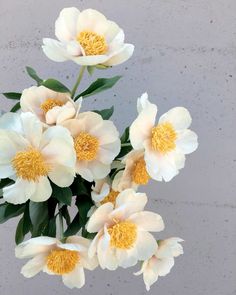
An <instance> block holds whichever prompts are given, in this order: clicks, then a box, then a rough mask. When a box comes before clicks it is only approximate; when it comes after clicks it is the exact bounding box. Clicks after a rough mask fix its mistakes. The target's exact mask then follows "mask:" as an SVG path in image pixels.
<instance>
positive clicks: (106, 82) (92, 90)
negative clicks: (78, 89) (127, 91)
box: [75, 76, 121, 100]
mask: <svg viewBox="0 0 236 295" xmlns="http://www.w3.org/2000/svg"><path fill="white" fill-rule="evenodd" d="M120 78H121V76H115V77H113V78H99V79H97V80H96V81H95V82H93V83H92V84H91V85H90V86H89V87H88V88H87V89H86V90H85V91H83V92H82V93H80V94H79V95H77V96H76V97H75V100H77V99H78V98H79V97H81V96H82V97H83V98H85V97H87V96H91V95H94V94H97V93H99V92H101V91H104V90H107V89H110V88H112V87H113V86H114V85H115V84H116V82H117V81H118V80H119V79H120Z"/></svg>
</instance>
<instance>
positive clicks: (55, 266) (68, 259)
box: [47, 249, 80, 275]
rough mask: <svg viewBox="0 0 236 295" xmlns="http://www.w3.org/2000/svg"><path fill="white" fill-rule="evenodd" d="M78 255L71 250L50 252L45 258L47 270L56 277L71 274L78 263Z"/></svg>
mask: <svg viewBox="0 0 236 295" xmlns="http://www.w3.org/2000/svg"><path fill="white" fill-rule="evenodd" d="M79 259H80V257H79V253H78V252H77V251H71V250H64V249H61V250H58V249H56V250H52V251H51V253H50V254H49V255H48V257H47V267H48V269H49V270H50V271H51V272H53V273H54V274H56V275H64V274H68V273H70V272H72V271H73V270H74V269H75V266H76V264H77V263H78V262H79Z"/></svg>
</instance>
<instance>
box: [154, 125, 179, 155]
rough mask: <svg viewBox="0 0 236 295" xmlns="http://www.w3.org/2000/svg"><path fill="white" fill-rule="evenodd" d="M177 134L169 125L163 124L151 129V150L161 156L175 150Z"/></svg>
mask: <svg viewBox="0 0 236 295" xmlns="http://www.w3.org/2000/svg"><path fill="white" fill-rule="evenodd" d="M176 139H177V134H176V132H175V130H174V127H173V125H172V124H171V123H168V122H165V123H162V124H158V125H157V126H156V127H153V128H152V140H151V142H152V148H153V149H154V150H155V151H158V152H160V153H162V154H165V153H168V152H170V151H172V150H173V149H174V148H175V140H176Z"/></svg>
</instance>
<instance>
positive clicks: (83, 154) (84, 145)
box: [74, 132, 99, 161]
mask: <svg viewBox="0 0 236 295" xmlns="http://www.w3.org/2000/svg"><path fill="white" fill-rule="evenodd" d="M74 147H75V151H76V155H77V159H78V160H85V161H92V160H94V159H95V158H96V156H97V152H98V148H99V141H98V139H97V138H96V137H95V136H92V135H90V134H89V133H86V132H81V133H80V134H79V135H78V136H77V137H76V138H75V139H74Z"/></svg>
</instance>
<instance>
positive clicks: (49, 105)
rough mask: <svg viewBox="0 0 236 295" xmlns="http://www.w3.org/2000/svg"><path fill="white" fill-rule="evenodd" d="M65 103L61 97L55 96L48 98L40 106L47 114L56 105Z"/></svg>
mask: <svg viewBox="0 0 236 295" xmlns="http://www.w3.org/2000/svg"><path fill="white" fill-rule="evenodd" d="M63 105H64V103H63V102H62V101H60V100H59V99H54V98H48V99H46V100H45V101H44V102H43V103H42V104H41V106H40V108H41V110H42V111H43V112H44V114H46V113H47V112H48V111H50V110H51V109H52V108H54V107H57V106H58V107H61V106H63Z"/></svg>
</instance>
